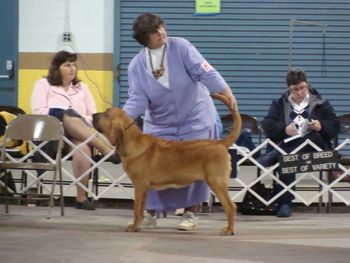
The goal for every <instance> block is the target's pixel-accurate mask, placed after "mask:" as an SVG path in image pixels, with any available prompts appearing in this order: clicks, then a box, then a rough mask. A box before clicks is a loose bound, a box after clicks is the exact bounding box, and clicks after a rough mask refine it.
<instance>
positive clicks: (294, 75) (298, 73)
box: [286, 68, 308, 87]
mask: <svg viewBox="0 0 350 263" xmlns="http://www.w3.org/2000/svg"><path fill="white" fill-rule="evenodd" d="M304 81H305V82H306V83H307V82H308V81H307V76H306V73H305V72H304V71H303V70H302V69H300V68H292V69H290V70H289V71H288V73H287V76H286V83H287V86H288V87H290V85H297V84H299V83H300V82H304Z"/></svg>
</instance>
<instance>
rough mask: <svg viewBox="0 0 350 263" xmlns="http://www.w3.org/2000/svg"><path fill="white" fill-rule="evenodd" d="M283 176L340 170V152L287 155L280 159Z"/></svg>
mask: <svg viewBox="0 0 350 263" xmlns="http://www.w3.org/2000/svg"><path fill="white" fill-rule="evenodd" d="M279 162H280V172H281V174H282V175H283V174H293V173H307V172H315V171H326V170H333V169H337V168H338V163H339V153H338V151H322V152H308V153H298V154H287V155H281V156H280V157H279Z"/></svg>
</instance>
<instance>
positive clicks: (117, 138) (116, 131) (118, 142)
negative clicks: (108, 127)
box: [112, 126, 124, 157]
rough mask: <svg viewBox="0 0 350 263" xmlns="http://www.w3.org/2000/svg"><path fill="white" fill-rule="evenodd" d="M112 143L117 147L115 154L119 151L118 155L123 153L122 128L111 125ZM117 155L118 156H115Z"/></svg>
mask: <svg viewBox="0 0 350 263" xmlns="http://www.w3.org/2000/svg"><path fill="white" fill-rule="evenodd" d="M112 129H113V130H112V138H113V142H112V144H113V145H115V148H116V149H117V151H115V152H116V154H118V153H120V155H122V156H123V155H124V130H123V129H122V128H119V127H115V126H114V127H112ZM116 157H118V156H116Z"/></svg>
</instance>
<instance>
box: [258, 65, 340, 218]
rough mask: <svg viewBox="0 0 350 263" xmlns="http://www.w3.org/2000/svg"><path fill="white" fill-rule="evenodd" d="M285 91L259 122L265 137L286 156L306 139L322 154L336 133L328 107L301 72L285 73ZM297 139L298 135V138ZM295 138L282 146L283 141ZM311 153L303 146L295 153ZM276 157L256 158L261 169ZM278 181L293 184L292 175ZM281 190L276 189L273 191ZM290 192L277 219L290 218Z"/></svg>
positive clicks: (275, 153)
mask: <svg viewBox="0 0 350 263" xmlns="http://www.w3.org/2000/svg"><path fill="white" fill-rule="evenodd" d="M286 83H287V87H288V90H287V91H286V92H285V93H284V94H282V96H281V97H280V98H279V99H275V100H273V101H272V104H271V106H270V109H269V112H268V114H267V116H266V117H265V118H264V119H263V121H262V126H263V129H264V132H265V134H266V137H267V138H269V139H271V140H272V141H273V142H275V143H276V144H278V145H279V146H280V147H281V148H282V149H283V150H284V151H286V152H287V153H290V152H291V151H293V150H294V149H295V148H297V147H298V146H299V145H300V144H302V143H303V142H304V141H306V140H307V139H310V140H311V141H312V142H313V143H315V144H316V145H317V146H319V147H320V148H322V149H323V150H329V149H331V140H332V139H333V138H335V137H336V136H337V134H338V132H339V122H338V120H337V118H336V115H335V112H334V109H333V107H332V106H331V104H330V103H329V102H328V101H327V100H323V99H322V97H321V95H320V94H319V93H318V92H317V91H316V90H315V89H313V88H311V87H310V86H309V83H308V80H307V77H306V74H305V72H304V71H303V70H301V69H292V70H290V71H289V72H288V73H287V76H286ZM297 135H300V137H298V136H297ZM292 136H296V138H295V139H293V140H290V141H288V142H285V141H284V140H285V139H286V138H289V137H292ZM310 151H315V149H314V148H313V147H312V146H305V147H304V148H303V149H302V150H300V151H299V152H310ZM279 155H280V153H279V152H278V151H277V150H275V149H274V150H272V151H269V152H267V153H266V154H264V155H262V156H260V157H259V158H258V162H259V163H261V164H262V165H264V166H265V167H267V166H271V165H273V164H275V163H276V162H277V161H278V156H279ZM280 180H281V181H282V182H283V183H284V184H286V185H289V184H291V183H292V182H293V181H294V180H295V174H292V175H283V176H280ZM281 190H283V187H282V186H280V185H278V186H277V191H278V192H280V191H281ZM293 199H294V196H293V195H292V194H291V193H290V192H286V193H284V194H283V195H282V196H281V197H280V198H279V200H278V203H279V208H278V212H277V216H278V217H289V216H290V215H291V214H292V200H293Z"/></svg>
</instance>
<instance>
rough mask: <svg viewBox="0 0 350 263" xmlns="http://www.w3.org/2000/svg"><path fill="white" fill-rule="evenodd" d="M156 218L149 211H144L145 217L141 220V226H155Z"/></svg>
mask: <svg viewBox="0 0 350 263" xmlns="http://www.w3.org/2000/svg"><path fill="white" fill-rule="evenodd" d="M156 227H157V219H156V218H155V217H154V216H151V215H150V214H149V213H146V215H145V217H144V218H143V220H142V223H141V228H156Z"/></svg>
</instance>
